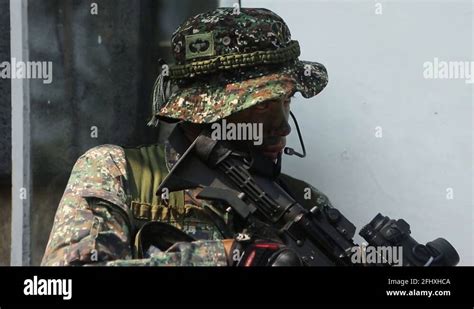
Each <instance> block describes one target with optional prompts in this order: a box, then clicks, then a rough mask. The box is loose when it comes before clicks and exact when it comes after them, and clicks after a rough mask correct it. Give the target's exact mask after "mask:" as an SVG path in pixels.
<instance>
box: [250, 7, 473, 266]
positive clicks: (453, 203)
mask: <svg viewBox="0 0 474 309" xmlns="http://www.w3.org/2000/svg"><path fill="white" fill-rule="evenodd" d="M376 3H378V1H357V2H356V1H301V0H293V1H281V0H280V1H254V0H244V1H242V5H243V7H266V8H269V9H271V10H274V11H275V12H276V13H278V14H279V15H280V16H282V17H283V18H284V19H285V20H286V21H287V22H288V24H289V27H290V29H291V32H292V36H293V38H294V39H296V40H299V41H300V44H301V47H302V56H301V59H306V60H312V61H318V62H321V63H323V64H324V65H325V66H326V67H327V68H328V70H329V85H328V87H327V88H326V89H325V90H324V91H323V92H322V93H321V94H320V95H319V96H317V97H315V98H312V99H310V100H304V99H302V98H296V99H295V100H294V103H293V104H292V110H293V111H295V113H296V116H297V117H298V116H299V117H298V119H299V120H300V126H301V127H303V134H304V137H305V141H306V144H307V145H306V146H307V150H308V151H309V155H308V157H307V158H305V159H296V158H292V157H288V158H286V159H285V160H286V161H285V163H284V167H285V171H286V172H288V173H290V174H293V175H297V176H299V177H301V178H303V179H306V180H308V181H309V182H310V183H312V184H313V185H314V186H316V187H318V188H320V189H321V190H322V191H323V192H325V193H326V194H327V195H328V196H329V197H330V199H331V201H332V202H333V204H334V205H335V206H336V207H337V208H339V209H340V210H341V211H342V212H343V213H344V214H345V215H346V216H348V217H349V218H350V219H351V220H352V221H353V222H354V224H356V225H357V226H358V227H359V228H360V227H361V226H362V225H363V224H365V223H368V222H369V221H370V220H371V219H372V218H373V217H374V216H375V215H376V214H377V213H378V212H381V213H383V214H384V215H387V216H390V217H392V218H404V219H405V220H406V221H407V222H408V223H409V224H410V225H411V227H412V229H411V230H412V236H413V237H414V238H415V239H416V240H418V241H419V242H423V243H425V242H427V241H430V240H432V239H434V238H436V237H439V236H442V237H445V238H446V239H448V240H449V241H450V242H451V243H452V244H453V245H454V246H455V247H456V248H457V250H458V252H459V254H460V256H461V264H462V265H474V254H473V234H474V231H473V221H474V217H473V211H472V209H473V199H472V192H473V186H472V185H473V184H472V178H473V173H472V166H473V162H472V158H473V153H472V145H473V138H472V124H473V113H472V103H473V99H472V93H473V92H472V91H473V87H474V86H473V84H466V83H465V82H464V80H428V79H424V78H423V63H424V62H425V61H433V58H434V57H438V58H439V59H441V60H447V61H473V60H474V56H473V49H472V45H471V44H472V41H473V37H474V36H473V28H472V21H473V20H474V17H473V7H472V6H473V2H472V1H469V0H466V1H417V2H413V1H380V3H382V8H383V14H382V15H375V13H374V12H375V5H376ZM378 126H380V127H381V128H382V133H383V135H382V138H376V136H375V133H376V127H378ZM297 143H298V142H297V137H296V134H292V135H291V138H290V140H289V144H290V145H294V146H297V145H298V144H297ZM447 188H452V189H453V193H454V196H453V197H454V198H453V199H452V200H450V199H447V198H446V194H447V191H446V190H447ZM359 240H360V238H359Z"/></svg>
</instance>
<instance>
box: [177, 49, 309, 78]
mask: <svg viewBox="0 0 474 309" xmlns="http://www.w3.org/2000/svg"><path fill="white" fill-rule="evenodd" d="M299 55H300V46H299V44H298V41H294V40H293V41H291V42H290V43H289V44H288V46H286V47H282V48H279V49H275V50H268V51H255V52H251V53H244V54H230V55H222V56H217V57H214V58H211V59H207V60H201V61H195V62H191V63H188V64H183V65H172V66H170V68H169V70H170V77H171V78H172V79H179V78H187V77H190V76H192V75H199V74H208V73H212V72H216V71H222V70H232V69H238V68H244V67H251V66H255V65H260V64H275V63H284V62H287V61H290V60H295V59H297V58H298V57H299Z"/></svg>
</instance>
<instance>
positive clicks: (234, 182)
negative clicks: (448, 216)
mask: <svg viewBox="0 0 474 309" xmlns="http://www.w3.org/2000/svg"><path fill="white" fill-rule="evenodd" d="M169 141H170V143H171V145H172V147H173V148H174V149H175V150H176V151H177V152H178V153H179V154H180V158H179V160H178V162H176V164H175V165H174V166H173V168H172V169H171V171H170V173H169V174H168V175H167V177H166V178H165V179H164V181H163V182H162V183H161V185H160V187H159V188H158V192H157V194H159V195H161V194H162V192H164V191H163V189H164V188H167V189H168V190H169V191H170V192H173V191H178V190H184V189H189V188H196V187H200V188H202V191H201V192H200V193H199V194H198V196H197V197H198V198H199V199H204V200H211V201H219V202H221V203H223V204H226V205H229V206H230V207H231V211H233V212H234V213H235V214H236V215H237V216H238V217H240V218H241V219H242V220H243V221H244V222H246V223H247V224H248V225H249V226H251V225H252V224H254V223H255V222H256V220H263V221H265V222H268V223H269V224H270V225H272V226H273V227H275V228H276V229H277V230H278V231H279V236H280V238H281V240H282V241H283V242H284V244H285V245H286V246H288V247H290V248H291V249H293V250H294V251H295V252H296V253H297V254H298V256H299V257H300V258H301V259H302V261H303V263H304V265H307V266H349V265H354V263H353V261H352V260H351V256H352V254H353V253H354V250H353V248H354V247H355V246H356V244H355V243H354V241H353V237H354V234H355V230H356V228H355V226H354V225H353V224H352V223H351V222H350V221H349V220H348V219H347V218H346V217H344V215H342V214H341V212H340V211H338V210H337V209H336V208H333V207H330V206H325V207H321V206H314V207H312V208H311V209H307V208H305V207H303V206H302V205H301V204H300V203H298V202H297V201H296V200H295V198H293V197H292V196H290V194H289V193H288V192H287V191H286V190H284V188H283V187H282V186H281V184H280V183H279V182H278V181H277V177H276V176H278V174H279V167H278V168H277V169H275V163H274V162H273V161H271V160H269V159H266V158H265V157H263V156H261V155H259V154H258V153H252V152H251V151H249V152H242V151H238V150H235V149H232V148H231V147H229V144H228V143H225V142H223V141H216V140H213V139H211V138H210V137H208V136H207V135H206V134H204V133H202V134H201V135H200V136H199V137H198V138H196V139H195V140H194V142H193V143H191V144H190V143H189V141H187V139H186V138H185V137H184V135H183V133H182V132H181V130H180V129H179V128H176V129H175V130H174V131H173V133H172V134H171V136H170V138H169ZM278 161H279V160H278ZM359 234H360V235H361V236H362V237H363V238H364V239H365V240H366V241H367V242H368V244H369V245H371V246H377V247H379V246H401V247H402V248H403V266H455V265H457V264H458V262H459V256H458V254H457V252H456V250H455V249H454V248H453V246H452V245H451V244H450V243H449V242H448V241H446V240H445V239H443V238H437V239H435V240H433V241H431V242H428V243H427V244H426V245H422V244H419V243H418V242H417V241H416V240H414V239H413V238H412V237H411V236H410V226H409V225H408V223H406V222H405V221H404V220H402V219H400V220H397V221H395V220H392V219H390V218H388V217H385V216H383V215H381V214H378V215H377V216H376V217H375V218H374V219H373V220H372V221H371V222H370V223H369V224H367V225H366V226H364V227H363V228H362V229H361V231H360V233H359Z"/></svg>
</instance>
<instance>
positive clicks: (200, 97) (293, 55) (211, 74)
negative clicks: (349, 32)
mask: <svg viewBox="0 0 474 309" xmlns="http://www.w3.org/2000/svg"><path fill="white" fill-rule="evenodd" d="M172 49H173V56H174V59H175V64H174V65H170V66H169V72H168V73H169V76H168V77H166V76H163V72H162V74H161V75H160V77H159V78H158V79H157V81H156V83H155V88H154V95H153V104H154V105H153V107H154V115H153V116H154V120H155V121H156V120H157V119H158V118H161V119H165V120H184V121H190V122H194V123H211V122H214V121H217V120H219V119H222V118H225V117H227V116H229V115H231V114H233V113H236V112H238V111H242V110H244V109H246V108H249V107H252V106H254V105H256V104H258V103H261V102H263V101H266V100H269V99H278V98H281V97H282V96H284V95H286V94H287V93H288V92H289V91H298V92H301V94H302V95H303V97H305V98H310V97H313V96H315V95H317V94H318V93H319V92H321V90H323V88H324V87H325V86H326V84H327V82H328V77H327V72H326V69H325V67H324V66H323V65H322V64H320V63H317V62H309V61H300V60H298V56H299V55H300V48H299V44H298V42H297V41H295V40H291V34H290V30H289V29H288V27H287V25H286V24H285V22H284V21H283V19H282V18H281V17H279V16H278V15H276V14H275V13H273V12H272V11H270V10H267V9H259V8H240V9H236V8H219V9H216V10H214V11H211V12H207V13H202V14H199V15H197V16H194V17H192V18H190V19H188V20H187V21H185V22H184V23H183V24H182V25H181V26H179V27H178V28H177V29H176V31H175V32H174V33H173V36H172ZM166 80H167V81H168V84H166V85H165V81H166ZM169 92H171V94H169V95H166V93H169ZM154 120H153V119H152V121H150V124H151V123H153V121H154ZM156 122H157V121H156Z"/></svg>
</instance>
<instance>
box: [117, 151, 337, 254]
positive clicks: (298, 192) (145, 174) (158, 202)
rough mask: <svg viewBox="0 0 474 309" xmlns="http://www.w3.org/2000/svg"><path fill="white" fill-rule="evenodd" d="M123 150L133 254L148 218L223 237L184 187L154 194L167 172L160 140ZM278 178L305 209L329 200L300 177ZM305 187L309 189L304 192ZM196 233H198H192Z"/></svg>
mask: <svg viewBox="0 0 474 309" xmlns="http://www.w3.org/2000/svg"><path fill="white" fill-rule="evenodd" d="M124 151H125V158H126V161H127V175H128V179H127V188H126V190H127V192H128V206H129V208H130V210H131V216H132V218H131V221H132V222H131V224H132V235H133V237H132V238H133V243H134V247H135V248H134V251H135V253H134V255H135V256H136V257H138V258H140V257H141V256H140V254H139V255H138V256H137V255H136V252H137V250H138V251H139V250H140V247H141V245H140V242H139V238H140V237H139V236H140V231H141V230H142V227H143V226H144V225H145V224H146V223H148V222H151V221H157V222H163V223H167V224H170V225H172V226H174V227H176V228H178V229H180V230H182V231H184V232H185V233H186V234H188V235H190V236H193V237H194V238H196V239H222V238H224V236H223V235H222V233H220V232H219V231H220V229H219V228H218V227H217V226H216V223H217V222H216V220H210V217H209V215H208V214H204V213H203V209H201V208H200V207H198V206H196V205H192V204H186V203H185V192H184V191H176V192H170V193H169V200H168V201H167V202H165V201H163V200H162V198H161V197H160V196H157V195H156V192H157V189H158V186H159V185H160V183H161V182H162V181H163V180H164V178H165V177H166V175H168V173H169V171H168V167H167V162H166V160H167V158H166V155H165V145H164V144H153V145H147V146H140V147H136V148H125V147H124ZM278 182H279V183H280V185H282V186H283V187H284V188H285V189H286V191H287V192H288V193H289V194H290V195H291V196H292V197H293V198H294V199H295V200H296V201H298V202H299V203H300V204H301V205H302V206H304V207H305V208H307V209H310V208H312V207H313V206H315V205H324V204H329V201H328V199H327V198H326V196H325V195H324V194H322V193H321V192H319V191H318V190H316V189H315V188H314V187H311V186H310V185H308V184H307V183H306V182H304V181H301V180H298V179H295V178H293V177H290V176H288V175H285V174H280V176H279V179H278ZM308 191H310V192H311V193H310V194H308ZM214 219H215V218H214ZM171 234H173V233H171ZM196 234H197V235H198V236H199V237H196Z"/></svg>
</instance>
